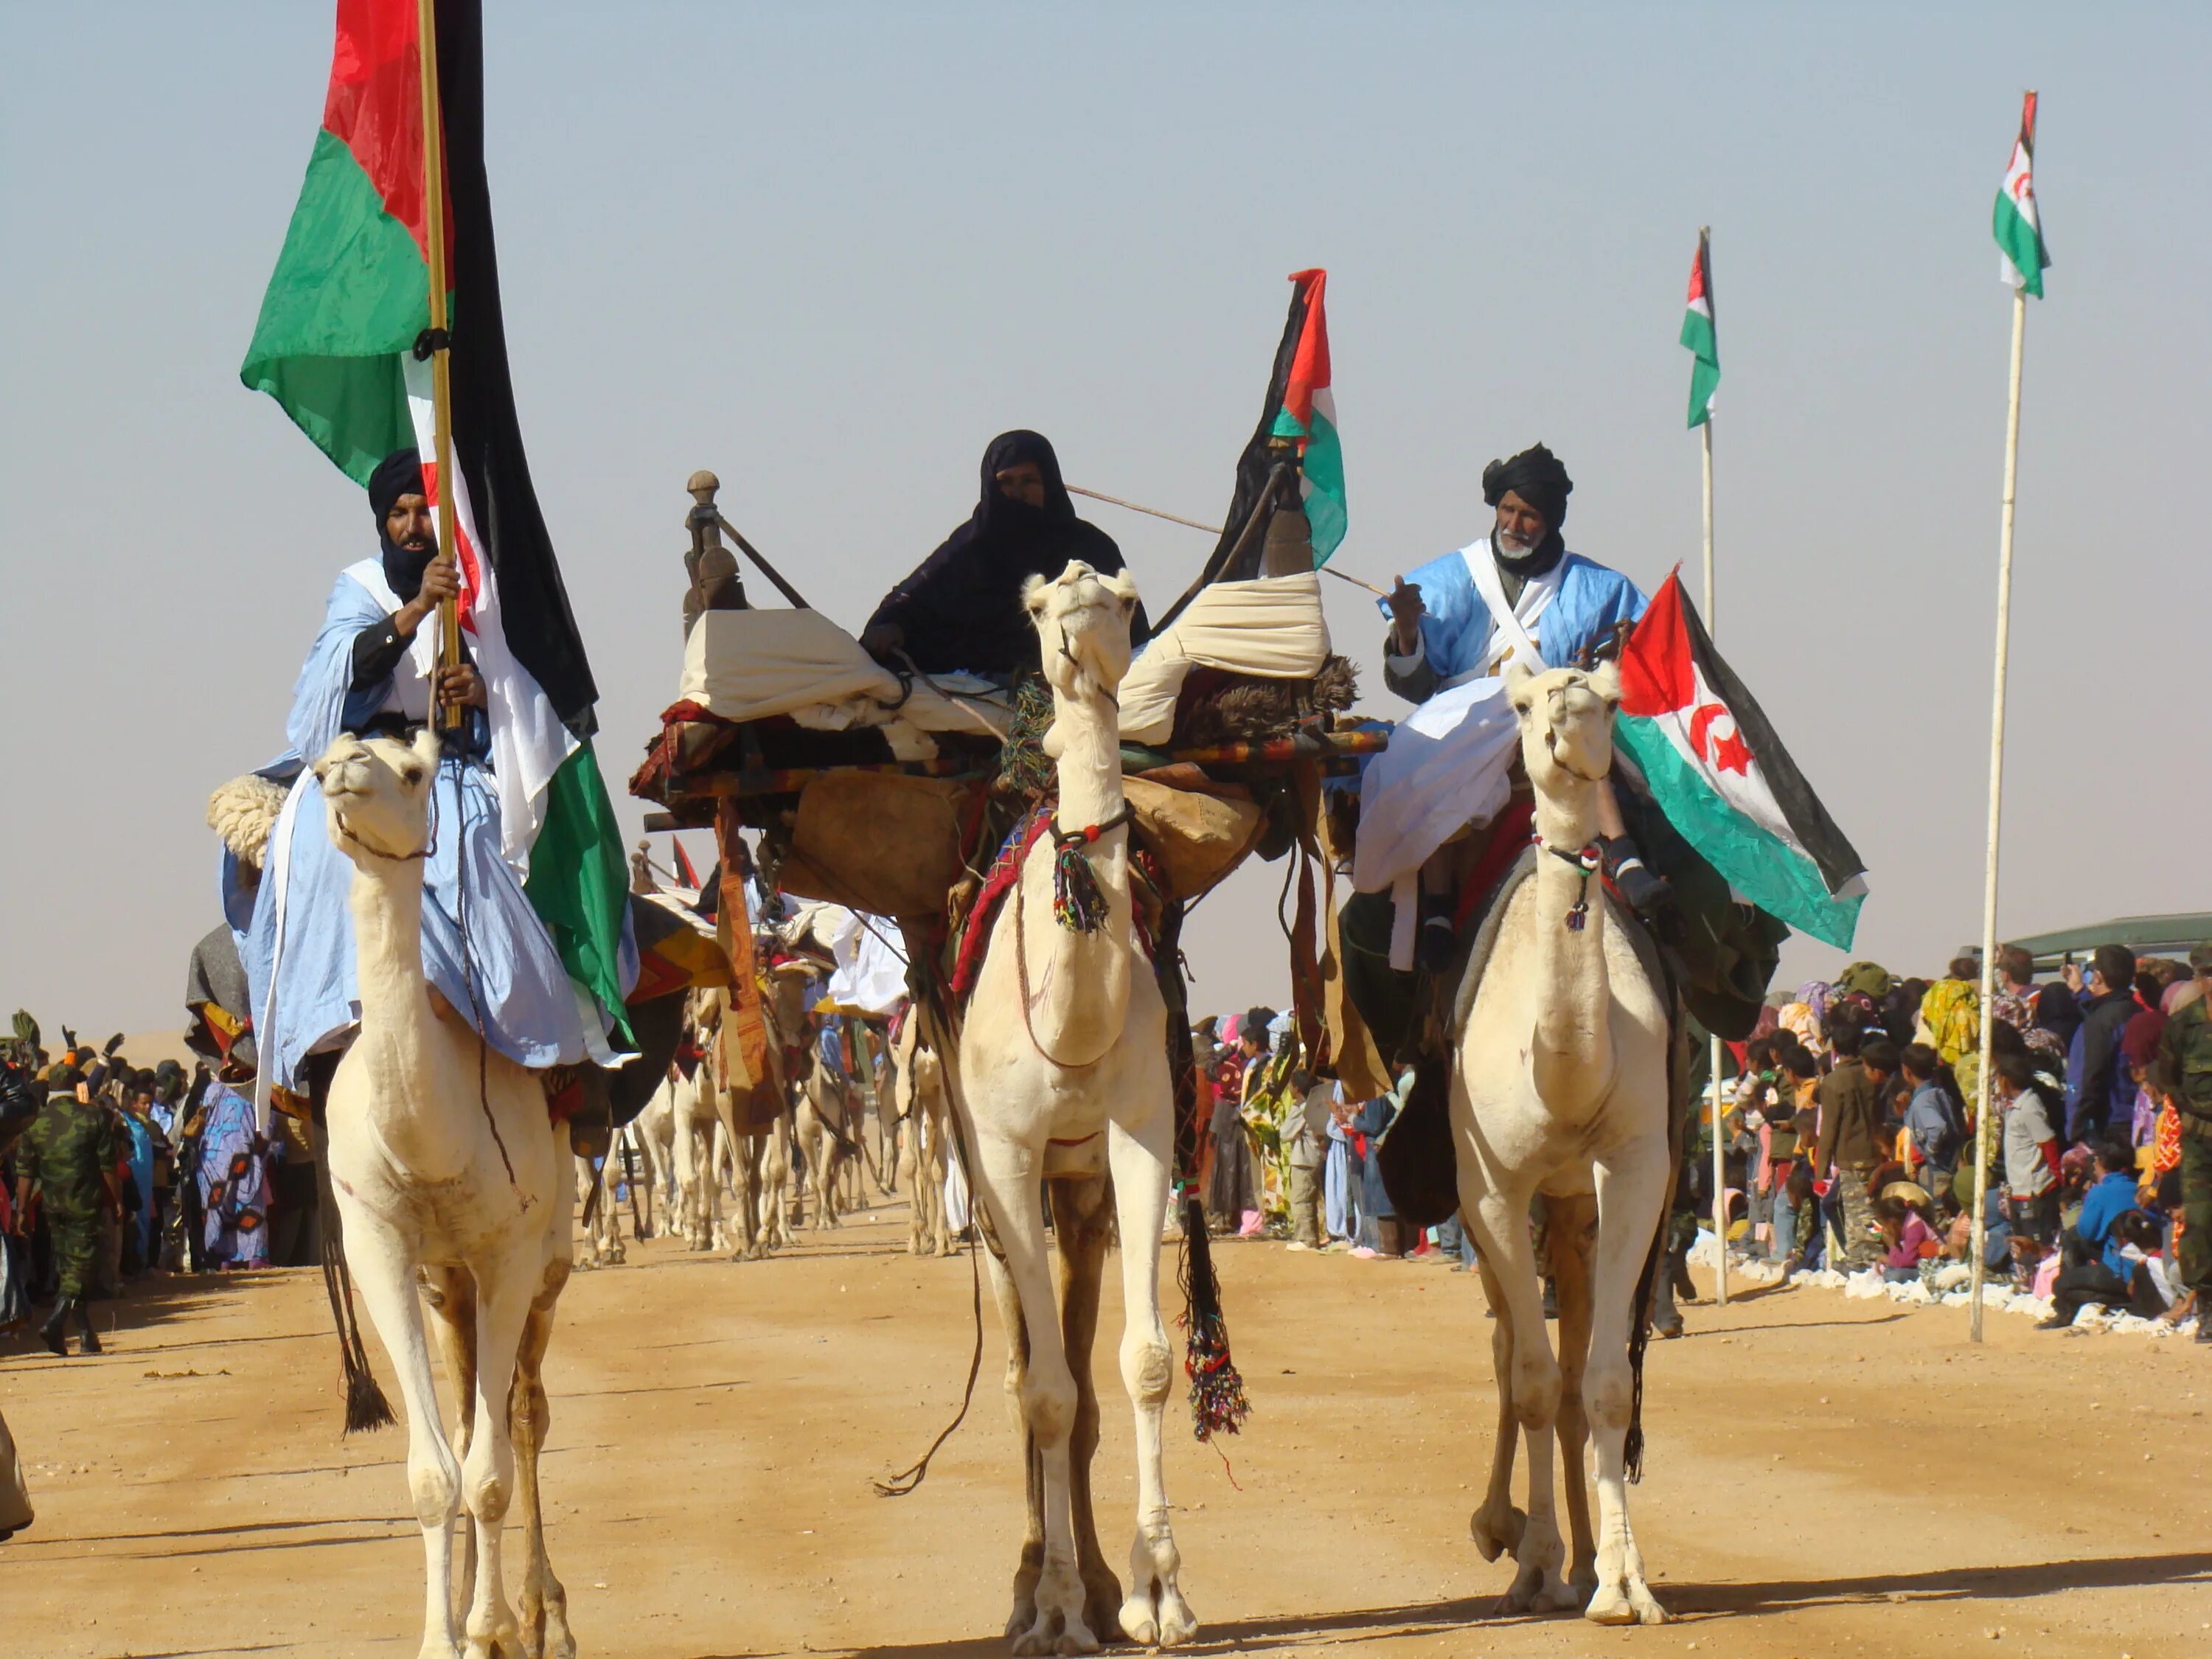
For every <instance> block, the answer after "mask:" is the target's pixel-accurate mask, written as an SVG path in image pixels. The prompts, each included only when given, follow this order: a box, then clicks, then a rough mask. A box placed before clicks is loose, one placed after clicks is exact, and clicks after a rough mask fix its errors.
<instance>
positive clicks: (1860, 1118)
mask: <svg viewBox="0 0 2212 1659" xmlns="http://www.w3.org/2000/svg"><path fill="white" fill-rule="evenodd" d="M1866 1041H1867V1039H1866V1038H1865V1037H1864V1036H1863V1032H1862V1030H1861V1028H1860V1027H1859V1026H1858V1025H1857V1024H1855V1023H1853V1022H1851V1021H1849V1020H1839V1021H1838V1022H1836V1023H1835V1024H1834V1026H1833V1028H1832V1030H1830V1031H1829V1033H1828V1042H1829V1046H1830V1047H1831V1048H1833V1049H1834V1050H1835V1052H1836V1054H1837V1055H1838V1060H1837V1062H1836V1068H1835V1070H1833V1071H1832V1072H1830V1073H1828V1075H1827V1076H1826V1078H1824V1079H1821V1083H1820V1146H1819V1149H1818V1150H1817V1151H1816V1152H1814V1154H1813V1167H1814V1170H1816V1171H1818V1172H1820V1173H1822V1174H1826V1173H1827V1172H1828V1171H1830V1170H1833V1172H1834V1173H1833V1175H1832V1177H1831V1179H1832V1181H1833V1182H1834V1183H1835V1190H1836V1193H1837V1195H1838V1206H1839V1207H1840V1209H1841V1212H1842V1226H1841V1229H1840V1231H1841V1232H1842V1234H1843V1239H1842V1243H1843V1248H1844V1260H1843V1261H1842V1263H1840V1264H1839V1265H1841V1266H1842V1267H1844V1268H1845V1269H1846V1270H1847V1271H1856V1270H1857V1269H1858V1268H1861V1267H1871V1266H1872V1265H1873V1264H1874V1263H1875V1261H1876V1260H1878V1259H1879V1257H1880V1255H1881V1249H1880V1245H1879V1242H1878V1240H1877V1239H1876V1237H1875V1231H1874V1206H1873V1202H1872V1200H1871V1197H1870V1195H1869V1193H1868V1191H1867V1183H1868V1182H1869V1181H1870V1180H1871V1179H1872V1178H1873V1176H1874V1172H1875V1170H1877V1169H1878V1168H1880V1167H1881V1162H1882V1147H1881V1130H1882V1122H1881V1076H1880V1075H1879V1074H1878V1073H1875V1072H1873V1071H1871V1070H1869V1067H1868V1066H1866V1064H1865V1063H1864V1061H1863V1060H1862V1059H1861V1048H1862V1046H1863V1043H1864V1042H1866ZM1875 1041H1876V1042H1879V1043H1880V1044H1881V1048H1882V1049H1884V1050H1887V1054H1888V1055H1889V1058H1890V1060H1891V1063H1892V1064H1894V1063H1895V1056H1896V1049H1895V1048H1893V1047H1891V1045H1890V1043H1889V1041H1888V1039H1887V1038H1886V1037H1884V1038H1878V1039H1875Z"/></svg>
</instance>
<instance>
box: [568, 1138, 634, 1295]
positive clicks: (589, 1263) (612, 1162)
mask: <svg viewBox="0 0 2212 1659" xmlns="http://www.w3.org/2000/svg"><path fill="white" fill-rule="evenodd" d="M616 1145H617V1143H614V1142H612V1141H611V1142H610V1144H609V1146H608V1149H607V1155H606V1158H605V1162H604V1163H598V1162H594V1160H593V1159H592V1157H591V1155H590V1154H589V1153H586V1152H578V1153H577V1154H576V1158H575V1162H576V1204H577V1206H578V1208H579V1210H580V1212H582V1214H583V1216H584V1218H585V1220H584V1237H583V1255H582V1256H581V1258H580V1260H579V1261H577V1263H576V1265H577V1266H578V1267H620V1266H621V1265H622V1264H623V1262H624V1261H627V1260H628V1259H629V1250H628V1249H626V1248H625V1246H624V1245H623V1236H622V1221H621V1218H620V1217H618V1216H617V1215H616V1213H615V1180H616V1176H617V1173H618V1172H619V1171H620V1170H621V1169H622V1164H620V1162H618V1160H617V1152H616Z"/></svg>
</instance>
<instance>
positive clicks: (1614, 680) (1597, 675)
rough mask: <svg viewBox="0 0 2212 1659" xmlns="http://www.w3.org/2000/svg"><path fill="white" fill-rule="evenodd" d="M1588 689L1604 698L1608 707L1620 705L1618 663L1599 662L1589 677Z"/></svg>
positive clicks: (1618, 706)
mask: <svg viewBox="0 0 2212 1659" xmlns="http://www.w3.org/2000/svg"><path fill="white" fill-rule="evenodd" d="M1589 684H1590V690H1593V691H1595V692H1596V693H1597V694H1598V696H1601V697H1602V698H1603V699H1604V700H1605V706H1606V707H1607V708H1608V709H1613V708H1620V664H1619V663H1617V662H1613V661H1611V660H1607V661H1605V662H1601V663H1600V664H1599V665H1597V667H1596V669H1595V671H1592V673H1591V675H1590V677H1589Z"/></svg>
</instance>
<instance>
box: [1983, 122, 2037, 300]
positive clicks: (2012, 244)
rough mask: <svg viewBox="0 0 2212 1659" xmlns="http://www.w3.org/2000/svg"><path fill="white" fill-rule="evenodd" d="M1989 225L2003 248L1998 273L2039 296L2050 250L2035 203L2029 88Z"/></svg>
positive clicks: (2033, 143) (2032, 123) (2033, 132)
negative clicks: (2018, 129)
mask: <svg viewBox="0 0 2212 1659" xmlns="http://www.w3.org/2000/svg"><path fill="white" fill-rule="evenodd" d="M1990 228H1991V230H1992V231H1993V232H1994V233H1995V234H1996V239H1997V246H1998V247H1999V248H2001V249H2002V250H2003V252H2004V260H2003V263H2002V264H2000V265H1999V266H1998V268H1997V269H1998V275H2000V276H2002V277H2003V278H2004V280H2005V281H2006V282H2008V283H2011V284H2012V286H2013V287H2015V288H2016V289H2026V290H2027V292H2028V293H2030V294H2033V295H2034V296H2035V297H2036V298H2037V299H2039V300H2040V299H2041V298H2042V297H2043V273H2044V272H2045V271H2046V270H2049V269H2050V268H2051V254H2050V252H2049V250H2047V249H2046V248H2045V246H2043V215H2042V212H2041V210H2039V209H2038V208H2037V206H2036V204H2035V94H2033V93H2032V92H2031V93H2029V94H2027V97H2026V98H2025V99H2024V100H2022V101H2021V106H2020V137H2017V138H2015V139H2014V140H2013V145H2012V160H2011V161H2009V162H2008V163H2007V164H2006V167H2005V176H2004V183H2003V184H2002V185H2000V186H1998V189H1997V205H1996V216H1995V217H1994V219H1993V220H1992V222H1991V225H1990Z"/></svg>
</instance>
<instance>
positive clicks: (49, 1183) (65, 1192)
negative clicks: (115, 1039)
mask: <svg viewBox="0 0 2212 1659" xmlns="http://www.w3.org/2000/svg"><path fill="white" fill-rule="evenodd" d="M118 1156H119V1148H118V1142H117V1139H116V1132H115V1119H114V1115H112V1113H110V1112H109V1111H108V1109H106V1107H105V1106H101V1105H99V1104H97V1103H87V1102H84V1101H81V1100H79V1099H78V1098H77V1097H76V1093H75V1091H73V1090H72V1091H69V1092H66V1093H55V1094H52V1095H49V1096H48V1097H46V1107H45V1109H43V1110H41V1111H40V1114H39V1115H38V1117H37V1118H36V1119H35V1120H33V1122H32V1124H31V1127H29V1128H27V1129H26V1130H25V1131H24V1132H23V1139H22V1141H21V1144H20V1145H19V1146H17V1148H16V1152H15V1171H16V1175H17V1177H18V1178H19V1179H20V1180H22V1181H27V1182H30V1183H31V1184H32V1185H33V1186H34V1187H36V1188H38V1189H39V1191H40V1194H41V1200H40V1212H41V1213H42V1214H43V1215H44V1216H45V1217H46V1232H47V1236H48V1237H50V1238H51V1239H52V1241H53V1248H54V1269H55V1271H56V1273H58V1274H59V1275H60V1278H61V1295H60V1299H59V1300H58V1302H57V1303H56V1304H55V1306H54V1317H53V1319H52V1322H50V1323H51V1325H52V1327H53V1328H54V1329H55V1330H56V1332H57V1333H58V1331H59V1329H60V1328H62V1326H63V1322H64V1320H65V1319H66V1318H67V1316H68V1314H69V1312H70V1310H71V1309H72V1308H76V1309H78V1310H82V1304H83V1301H84V1298H85V1297H86V1296H87V1295H88V1294H89V1293H90V1292H91V1291H93V1289H94V1282H95V1279H96V1276H97V1273H98V1272H99V1261H100V1214H101V1211H102V1209H103V1208H104V1207H105V1206H106V1201H107V1195H108V1187H107V1181H108V1175H109V1172H110V1171H112V1170H113V1169H114V1168H115V1162H116V1159H117V1158H118ZM84 1319H85V1329H86V1331H87V1332H88V1333H89V1332H90V1330H91V1328H92V1319H91V1315H90V1313H89V1312H86V1313H85V1314H84ZM54 1340H57V1338H56V1337H53V1336H50V1337H49V1338H48V1341H49V1344H50V1345H51V1344H52V1342H53V1341H54Z"/></svg>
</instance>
